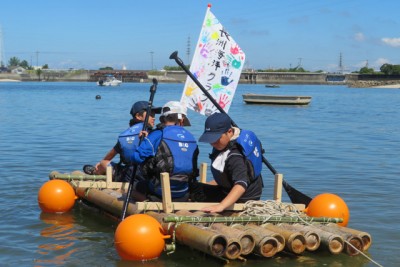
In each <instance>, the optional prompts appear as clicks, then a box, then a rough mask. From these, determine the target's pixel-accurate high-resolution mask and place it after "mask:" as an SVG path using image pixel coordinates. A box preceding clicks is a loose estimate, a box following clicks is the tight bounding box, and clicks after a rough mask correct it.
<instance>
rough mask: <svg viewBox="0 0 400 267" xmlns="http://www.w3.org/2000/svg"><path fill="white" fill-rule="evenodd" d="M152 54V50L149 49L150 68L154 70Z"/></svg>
mask: <svg viewBox="0 0 400 267" xmlns="http://www.w3.org/2000/svg"><path fill="white" fill-rule="evenodd" d="M153 55H154V52H153V51H150V58H151V70H154V64H153Z"/></svg>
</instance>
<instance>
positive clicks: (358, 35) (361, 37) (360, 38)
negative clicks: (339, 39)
mask: <svg viewBox="0 0 400 267" xmlns="http://www.w3.org/2000/svg"><path fill="white" fill-rule="evenodd" d="M354 40H356V41H358V42H362V41H364V40H365V35H364V34H363V33H362V32H357V33H356V34H354Z"/></svg>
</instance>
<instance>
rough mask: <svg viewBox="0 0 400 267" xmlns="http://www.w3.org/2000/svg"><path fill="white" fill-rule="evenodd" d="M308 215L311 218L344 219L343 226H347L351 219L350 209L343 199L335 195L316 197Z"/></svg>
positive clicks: (309, 206)
mask: <svg viewBox="0 0 400 267" xmlns="http://www.w3.org/2000/svg"><path fill="white" fill-rule="evenodd" d="M305 211H306V213H307V215H308V216H310V217H329V218H342V219H343V222H341V223H338V224H339V225H341V226H347V224H348V222H349V218H350V212H349V208H348V207H347V205H346V203H345V202H344V200H343V199H341V198H340V197H339V196H337V195H335V194H330V193H324V194H320V195H318V196H316V197H314V198H313V199H312V200H311V202H310V204H308V207H307V208H306V210H305Z"/></svg>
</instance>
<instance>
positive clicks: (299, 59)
mask: <svg viewBox="0 0 400 267" xmlns="http://www.w3.org/2000/svg"><path fill="white" fill-rule="evenodd" d="M302 59H303V58H301V57H299V65H298V66H297V67H298V68H300V67H301V60H302Z"/></svg>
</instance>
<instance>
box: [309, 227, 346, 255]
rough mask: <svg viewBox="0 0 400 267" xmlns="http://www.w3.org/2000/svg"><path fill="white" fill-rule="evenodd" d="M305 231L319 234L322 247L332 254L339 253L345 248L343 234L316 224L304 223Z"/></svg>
mask: <svg viewBox="0 0 400 267" xmlns="http://www.w3.org/2000/svg"><path fill="white" fill-rule="evenodd" d="M303 231H312V232H315V233H316V234H318V236H319V237H320V240H321V244H320V247H321V248H324V249H327V250H328V251H329V252H330V253H332V254H339V253H341V252H342V251H343V249H344V240H343V238H342V237H341V236H339V235H337V234H333V233H330V232H327V231H324V230H322V229H320V228H317V227H315V226H314V225H303Z"/></svg>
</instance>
